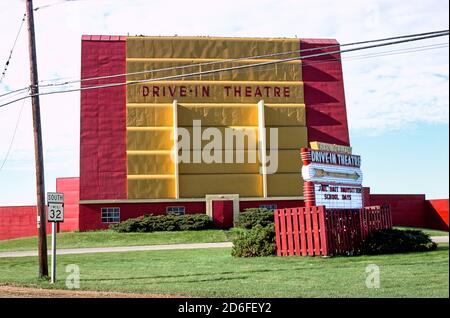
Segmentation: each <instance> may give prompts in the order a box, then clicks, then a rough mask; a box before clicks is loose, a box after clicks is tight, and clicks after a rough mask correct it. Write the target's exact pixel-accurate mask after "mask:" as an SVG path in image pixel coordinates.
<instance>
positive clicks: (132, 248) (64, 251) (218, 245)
mask: <svg viewBox="0 0 450 318" xmlns="http://www.w3.org/2000/svg"><path fill="white" fill-rule="evenodd" d="M431 239H432V240H433V241H434V242H436V243H448V236H432V237H431ZM232 246H233V243H232V242H221V243H192V244H166V245H144V246H117V247H89V248H71V249H68V248H63V249H58V250H57V251H56V254H57V255H65V254H88V253H114V252H134V251H165V250H190V249H198V248H221V247H232ZM50 253H51V251H49V254H50ZM26 256H37V251H16V252H0V258H5V257H26Z"/></svg>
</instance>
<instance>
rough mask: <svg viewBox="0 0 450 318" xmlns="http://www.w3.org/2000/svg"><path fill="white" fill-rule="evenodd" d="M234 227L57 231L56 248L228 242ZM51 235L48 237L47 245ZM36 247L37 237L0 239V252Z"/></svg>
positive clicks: (234, 230) (233, 233) (33, 248)
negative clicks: (161, 230)
mask: <svg viewBox="0 0 450 318" xmlns="http://www.w3.org/2000/svg"><path fill="white" fill-rule="evenodd" d="M236 232H237V230H236V229H231V230H228V231H225V230H202V231H178V232H152V233H116V232H113V231H110V230H107V231H92V232H66V233H58V235H57V243H58V248H79V247H110V246H132V245H157V244H176V243H212V242H227V241H231V240H232V238H233V235H235V233H236ZM50 242H51V235H48V236H47V244H50ZM36 248H37V237H27V238H19V239H13V240H5V241H0V252H1V251H26V250H35V249H36Z"/></svg>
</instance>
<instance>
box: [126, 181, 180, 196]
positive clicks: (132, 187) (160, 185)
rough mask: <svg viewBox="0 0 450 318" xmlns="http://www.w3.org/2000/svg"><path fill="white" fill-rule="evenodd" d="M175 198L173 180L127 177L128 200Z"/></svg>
mask: <svg viewBox="0 0 450 318" xmlns="http://www.w3.org/2000/svg"><path fill="white" fill-rule="evenodd" d="M174 197H175V178H174V177H173V176H172V177H168V178H160V177H155V178H152V177H145V176H143V177H141V178H134V177H131V176H128V198H129V199H143V198H147V199H161V198H174Z"/></svg>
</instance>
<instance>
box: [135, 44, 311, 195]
mask: <svg viewBox="0 0 450 318" xmlns="http://www.w3.org/2000/svg"><path fill="white" fill-rule="evenodd" d="M299 49H300V45H299V40H298V39H267V38H260V39H257V38H209V37H128V38H127V61H126V63H127V72H142V71H144V70H146V71H147V70H158V69H164V68H166V69H167V68H171V69H170V70H162V71H155V72H146V73H145V74H144V73H141V74H135V75H130V76H128V77H127V80H128V81H133V80H145V79H149V80H150V79H152V81H151V82H147V83H140V84H133V85H128V86H127V164H128V197H129V198H133V199H146V198H148V199H163V198H175V177H176V176H175V168H174V163H173V162H172V159H171V156H170V150H171V149H172V147H173V143H174V141H173V126H174V123H173V115H174V114H173V106H172V105H173V104H172V103H173V101H174V100H177V102H178V107H177V117H178V122H177V123H175V124H176V125H177V126H178V127H179V128H178V129H179V130H182V129H184V128H186V129H187V131H188V133H189V136H190V137H189V138H188V139H187V140H182V141H180V143H181V144H182V145H183V142H187V141H188V142H189V146H190V149H192V148H193V149H195V150H192V151H190V152H189V153H188V157H189V159H190V163H186V162H182V163H180V164H179V166H178V170H179V194H180V198H204V197H205V195H206V194H214V193H238V194H239V195H240V196H241V197H261V196H262V175H260V174H259V167H260V164H259V159H258V156H256V159H257V160H256V162H248V156H247V155H245V156H244V163H237V162H236V157H234V163H210V164H208V163H205V162H203V163H196V162H193V153H198V152H199V150H200V149H204V148H205V146H207V145H208V144H209V146H210V147H212V144H211V143H210V140H203V141H201V143H200V145H197V144H195V145H194V144H193V141H192V137H193V131H194V129H193V127H192V126H193V121H194V120H200V121H201V127H202V129H201V131H200V135H202V134H201V133H202V132H205V131H208V130H207V129H209V128H218V129H219V131H220V133H221V136H220V142H219V143H216V145H217V146H218V148H217V149H221V150H223V149H225V148H227V149H234V150H235V151H236V149H238V152H241V153H242V152H246V153H248V149H255V150H253V151H252V152H255V153H256V149H257V147H258V146H257V141H258V134H259V133H260V132H259V131H258V106H257V103H258V102H259V101H260V100H264V103H265V124H266V127H268V128H270V127H274V128H278V146H279V149H280V150H279V158H278V171H277V174H274V175H268V190H269V191H268V192H269V193H268V194H269V196H301V191H302V188H301V178H300V169H301V160H300V158H299V154H298V151H299V149H300V148H301V147H304V146H307V131H306V127H305V126H306V115H305V106H304V93H303V82H302V74H301V61H300V60H293V61H290V62H287V63H277V64H272V65H266V66H261V67H253V68H246V69H239V70H232V71H227V72H220V73H214V74H212V73H211V74H208V75H196V76H193V77H185V78H182V79H179V80H174V79H167V80H164V81H154V79H157V78H158V77H168V76H174V75H179V74H185V75H186V74H189V73H193V72H201V71H209V70H213V69H217V68H226V67H234V66H236V67H239V66H243V65H248V64H254V63H260V62H269V61H271V60H276V59H280V58H287V57H298V56H299V53H298V52H293V53H290V54H286V55H283V56H281V57H279V56H278V57H277V56H272V57H265V58H262V59H246V60H243V59H242V60H239V61H222V62H221V63H219V64H214V65H213V64H210V65H203V66H199V65H195V64H199V63H205V62H206V63H209V62H217V61H220V60H223V59H236V58H242V57H246V56H254V55H265V54H271V53H276V52H286V51H298V50H299ZM189 64H194V65H191V66H189V67H186V68H181V66H185V65H189ZM227 128H234V129H237V130H239V131H244V132H246V131H247V132H253V133H250V136H251V137H252V138H253V139H252V140H250V143H249V140H248V134H247V137H245V140H244V144H243V145H239V143H237V142H236V140H234V142H233V143H232V145H226V144H225V142H224V139H223V138H224V136H225V134H224V132H225V129H227ZM270 135H271V133H270V131H267V149H268V152H269V148H271V146H273V144H271V143H270ZM204 137H206V138H208V139H210V138H211V136H204ZM221 155H222V160H221V161H222V162H224V161H225V160H224V158H223V155H224V154H223V153H222V154H221ZM196 157H198V156H196ZM292 187H294V188H292Z"/></svg>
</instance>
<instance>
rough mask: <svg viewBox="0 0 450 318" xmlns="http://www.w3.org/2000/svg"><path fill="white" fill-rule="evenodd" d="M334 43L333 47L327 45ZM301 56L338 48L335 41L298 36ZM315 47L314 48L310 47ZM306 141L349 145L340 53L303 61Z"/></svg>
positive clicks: (337, 49) (332, 50)
mask: <svg viewBox="0 0 450 318" xmlns="http://www.w3.org/2000/svg"><path fill="white" fill-rule="evenodd" d="M330 46H333V47H330ZM300 49H301V50H308V51H304V52H302V54H301V55H302V56H308V55H314V54H322V53H325V52H334V51H339V43H338V42H337V41H336V40H332V39H330V40H327V39H301V40H300ZM311 49H315V50H311ZM302 80H303V82H304V94H305V105H306V124H307V126H308V141H322V142H327V143H332V144H339V145H346V146H348V145H349V144H350V139H349V133H348V126H347V111H346V107H345V95H344V80H343V76H342V65H341V60H340V54H339V53H330V54H326V55H322V56H317V57H313V58H306V59H304V60H302Z"/></svg>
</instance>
